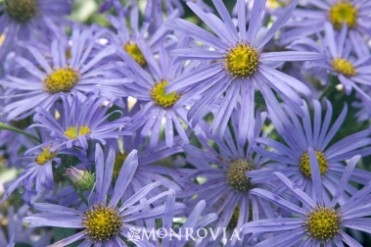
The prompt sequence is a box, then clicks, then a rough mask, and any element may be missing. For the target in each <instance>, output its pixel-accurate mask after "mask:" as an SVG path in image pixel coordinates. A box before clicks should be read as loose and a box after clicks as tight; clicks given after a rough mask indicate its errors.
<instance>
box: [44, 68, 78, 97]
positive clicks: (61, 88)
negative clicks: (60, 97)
mask: <svg viewBox="0 0 371 247" xmlns="http://www.w3.org/2000/svg"><path fill="white" fill-rule="evenodd" d="M79 77H80V75H79V73H78V72H77V71H75V70H73V69H71V68H60V69H56V70H54V71H53V72H52V73H51V74H49V75H48V76H47V77H46V78H45V79H44V85H45V88H46V91H48V92H49V93H58V92H68V91H70V90H71V89H72V88H73V87H74V86H75V85H76V84H77V82H78V80H79Z"/></svg>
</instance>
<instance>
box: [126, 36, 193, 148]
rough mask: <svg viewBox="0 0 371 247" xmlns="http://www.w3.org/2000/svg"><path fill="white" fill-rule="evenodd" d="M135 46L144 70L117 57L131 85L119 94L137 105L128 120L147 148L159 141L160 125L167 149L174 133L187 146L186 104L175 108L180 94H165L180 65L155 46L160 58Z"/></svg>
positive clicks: (143, 45)
mask: <svg viewBox="0 0 371 247" xmlns="http://www.w3.org/2000/svg"><path fill="white" fill-rule="evenodd" d="M138 45H139V47H140V49H141V51H142V52H143V55H144V57H145V60H146V61H147V64H148V70H146V69H144V68H142V67H140V66H138V64H137V63H136V62H135V61H134V60H133V59H132V58H131V57H130V56H129V54H128V53H126V52H124V51H121V53H120V54H121V55H122V57H123V59H124V61H125V62H126V64H127V66H128V67H129V68H130V71H128V72H127V73H126V76H127V78H128V79H129V80H131V81H132V83H130V84H128V85H127V86H126V87H125V90H124V92H123V93H128V94H129V95H131V96H133V97H135V98H136V99H138V101H139V102H138V103H139V104H140V105H141V107H140V110H139V111H138V112H137V113H136V114H134V115H133V117H132V121H133V122H132V124H133V125H132V126H133V128H135V129H140V130H139V131H140V134H141V135H142V136H143V137H149V145H150V146H151V147H154V146H155V145H156V144H157V143H158V141H159V138H160V131H161V129H162V126H163V122H165V123H164V133H165V141H166V144H167V145H168V146H169V147H171V146H173V144H174V136H176V135H175V133H174V130H176V132H177V134H178V136H179V137H180V138H181V139H182V140H183V142H185V143H188V136H187V134H186V132H185V130H184V127H183V126H184V125H186V126H187V124H188V121H187V117H186V115H187V109H186V107H185V106H186V103H189V102H187V101H186V102H184V101H183V104H181V105H179V104H176V102H177V101H179V100H181V98H182V95H180V94H179V93H177V92H173V91H170V92H168V91H166V89H165V88H166V86H167V85H171V84H172V82H173V81H174V80H175V79H176V78H178V77H180V76H181V75H182V74H183V73H184V70H185V69H184V67H183V64H182V63H177V62H176V61H175V59H174V58H170V57H169V56H168V52H167V50H166V49H165V47H164V46H161V47H159V50H160V52H159V55H160V59H156V58H155V55H156V54H154V53H153V52H152V51H151V50H150V49H149V47H148V46H146V45H145V43H144V42H142V41H139V42H138Z"/></svg>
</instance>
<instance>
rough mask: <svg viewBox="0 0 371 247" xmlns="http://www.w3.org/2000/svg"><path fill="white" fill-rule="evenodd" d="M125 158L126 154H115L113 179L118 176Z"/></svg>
mask: <svg viewBox="0 0 371 247" xmlns="http://www.w3.org/2000/svg"><path fill="white" fill-rule="evenodd" d="M126 157H128V154H127V153H125V152H124V153H121V152H119V153H117V154H116V159H115V165H114V166H113V177H114V178H115V179H116V178H117V177H118V176H119V174H120V170H121V167H122V165H123V164H124V162H125V160H126Z"/></svg>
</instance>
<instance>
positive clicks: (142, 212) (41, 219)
mask: <svg viewBox="0 0 371 247" xmlns="http://www.w3.org/2000/svg"><path fill="white" fill-rule="evenodd" d="M114 160H115V152H114V150H113V149H110V150H109V151H108V154H107V158H105V154H104V152H103V150H102V148H101V147H100V145H99V144H97V145H96V151H95V166H96V185H95V190H94V195H93V196H92V197H91V200H90V201H89V203H88V205H86V207H85V208H84V207H83V208H81V209H80V210H76V209H72V208H67V207H63V206H58V205H53V204H46V203H36V204H35V205H34V206H35V208H36V209H38V210H39V211H41V212H42V213H39V214H34V215H31V216H28V217H26V218H25V220H24V221H25V222H28V223H29V224H30V226H31V227H37V226H53V227H63V228H74V229H83V230H82V231H80V232H78V233H76V234H74V235H72V236H71V237H68V238H65V239H62V240H60V241H58V242H56V243H54V244H53V245H52V246H67V245H69V244H71V243H73V242H75V241H79V240H83V242H82V243H83V244H90V245H92V244H93V245H94V246H102V245H116V244H117V245H118V246H121V245H122V243H123V239H126V238H128V237H129V235H128V234H129V232H130V231H129V229H130V227H132V226H133V225H132V224H133V223H135V221H138V220H143V219H153V218H154V217H159V216H161V215H162V214H163V213H164V209H165V208H164V207H161V204H160V205H159V206H155V207H153V208H151V207H150V205H152V204H153V203H154V202H160V199H161V198H163V197H165V196H168V195H170V194H171V193H173V192H172V191H165V192H162V193H160V194H158V195H155V196H152V197H150V198H147V195H148V194H149V193H150V192H151V191H152V190H153V189H155V188H157V187H158V186H160V185H161V184H160V183H159V182H156V183H151V184H149V185H147V186H143V187H142V188H141V189H140V190H138V191H137V192H136V193H135V194H134V195H133V196H131V197H130V198H128V199H127V200H125V201H122V202H121V198H122V197H123V194H124V193H125V192H126V189H127V187H128V185H129V184H130V182H131V180H132V178H133V176H134V174H135V172H136V170H137V166H138V158H137V152H136V150H133V151H132V152H131V153H130V154H129V155H128V157H127V159H126V160H125V164H124V165H123V166H122V168H121V170H120V173H119V176H118V179H117V180H116V183H115V185H114V186H112V187H111V182H112V181H113V177H112V175H113V174H112V171H113V166H114ZM176 208H177V210H179V208H180V205H178V206H177V207H176ZM133 241H134V243H135V242H136V241H137V240H133ZM145 243H147V242H145ZM143 244H144V243H143Z"/></svg>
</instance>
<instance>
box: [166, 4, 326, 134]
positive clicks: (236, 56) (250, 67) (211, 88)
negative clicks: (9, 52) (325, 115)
mask: <svg viewBox="0 0 371 247" xmlns="http://www.w3.org/2000/svg"><path fill="white" fill-rule="evenodd" d="M213 3H214V6H215V8H216V9H217V11H218V13H219V15H220V17H221V18H219V17H217V16H216V15H214V14H212V13H205V12H204V11H202V10H201V9H200V7H198V6H197V5H195V4H193V3H192V2H190V1H189V2H187V4H188V6H189V7H190V8H191V9H192V10H193V12H194V13H195V14H196V15H197V16H198V17H199V18H200V19H201V20H202V21H203V22H204V23H205V24H207V25H208V26H209V27H210V28H211V29H212V31H213V32H214V33H215V34H216V35H213V34H211V33H209V32H207V31H205V30H203V29H201V28H200V27H198V26H196V25H194V24H191V23H189V22H186V21H184V20H181V19H177V20H175V21H174V23H173V25H171V26H172V28H173V29H174V30H177V31H182V32H184V33H186V34H187V35H188V36H190V37H193V38H195V39H196V40H197V41H202V42H203V43H204V44H206V45H209V46H210V47H211V48H210V49H207V50H206V49H198V48H181V49H178V50H176V51H174V52H173V54H174V55H175V56H176V57H180V58H184V59H192V60H194V59H196V60H197V59H198V60H204V61H209V62H210V63H207V64H205V65H204V66H200V67H199V68H198V69H195V70H193V71H190V73H188V74H186V75H185V76H182V77H181V78H178V79H176V80H175V81H174V82H173V83H172V85H169V86H167V88H166V89H167V90H168V91H169V92H173V91H176V92H178V93H181V94H184V93H187V94H188V95H187V96H184V97H190V96H194V95H201V97H200V99H199V100H198V101H197V102H196V103H195V104H194V105H193V106H192V108H191V110H190V112H189V115H188V117H189V119H191V120H192V121H193V123H195V122H196V121H197V120H199V119H200V118H202V117H203V116H204V115H205V114H206V113H208V112H209V111H210V105H212V103H213V102H215V101H216V100H218V99H221V103H220V106H219V110H218V112H216V113H215V114H214V121H213V132H214V133H215V132H216V131H218V130H219V131H220V133H223V132H224V130H225V128H226V126H227V122H228V119H229V118H230V116H231V114H232V112H233V111H234V110H235V109H236V106H237V104H241V108H242V112H247V111H251V110H249V109H248V108H249V107H250V108H252V109H254V105H255V101H254V95H255V91H256V90H258V91H260V92H261V93H262V95H263V97H264V99H265V101H266V103H267V104H270V102H271V100H270V98H271V97H275V96H274V95H273V93H272V91H271V90H272V89H273V90H274V91H275V92H277V94H278V95H279V96H280V97H281V98H282V99H283V100H284V101H285V102H287V103H288V104H290V106H291V107H292V108H293V109H294V110H295V111H296V112H298V113H301V111H300V107H299V105H300V104H301V99H300V97H299V94H305V95H309V94H310V90H309V88H308V87H307V86H305V85H304V84H303V83H302V82H300V81H298V80H296V79H295V78H293V77H290V76H288V75H286V74H284V73H282V72H280V71H278V70H276V69H275V68H272V67H271V64H272V62H281V61H285V62H288V61H311V60H321V59H323V58H324V57H323V55H320V54H318V53H312V52H295V51H284V52H264V51H263V49H264V46H265V45H266V44H267V43H268V42H269V41H270V40H271V39H272V38H273V36H274V34H275V33H276V32H277V30H279V29H280V28H281V27H282V26H283V25H284V24H285V22H286V21H287V20H288V18H289V17H290V15H291V12H292V10H293V9H294V8H295V6H296V3H297V1H292V3H291V4H290V5H289V6H288V7H287V8H286V10H285V11H284V12H282V15H281V16H280V17H279V18H278V19H277V21H276V22H275V23H274V24H273V25H272V26H271V28H270V29H269V30H268V31H267V32H266V33H265V35H263V36H262V37H258V33H259V32H260V31H261V30H262V22H261V19H262V16H263V13H264V9H265V3H266V1H265V0H263V1H254V6H253V8H252V10H251V13H252V15H251V17H250V22H249V25H248V29H247V30H246V23H247V22H248V20H247V18H246V13H245V12H246V9H247V5H246V3H245V1H244V0H238V2H237V3H238V10H239V11H238V20H237V27H236V26H235V24H234V22H233V20H232V19H231V17H230V15H229V14H228V11H227V9H226V7H225V6H224V4H223V3H222V1H220V0H213ZM240 118H241V119H240V122H241V123H243V122H247V121H248V119H246V117H245V115H244V114H241V116H240Z"/></svg>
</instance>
